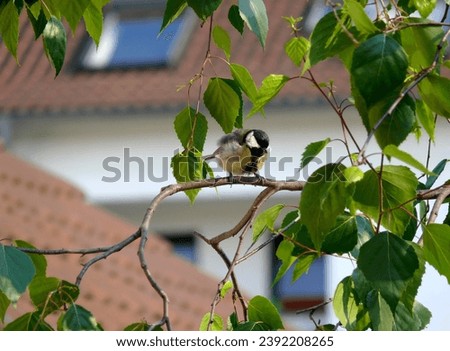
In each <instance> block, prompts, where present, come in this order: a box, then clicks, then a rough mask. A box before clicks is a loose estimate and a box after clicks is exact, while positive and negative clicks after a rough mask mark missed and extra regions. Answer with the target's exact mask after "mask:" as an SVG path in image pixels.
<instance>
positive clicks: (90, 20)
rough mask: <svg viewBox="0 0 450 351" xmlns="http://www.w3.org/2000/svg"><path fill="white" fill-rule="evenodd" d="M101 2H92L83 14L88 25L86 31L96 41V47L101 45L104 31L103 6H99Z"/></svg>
mask: <svg viewBox="0 0 450 351" xmlns="http://www.w3.org/2000/svg"><path fill="white" fill-rule="evenodd" d="M98 2H99V1H96V2H94V1H91V2H90V3H89V5H88V6H87V7H86V11H84V13H83V19H84V23H85V25H86V31H87V32H88V33H89V35H90V37H91V38H92V39H93V40H94V42H95V45H96V46H98V45H99V43H100V37H101V35H102V31H103V12H102V6H103V5H102V4H97V3H98Z"/></svg>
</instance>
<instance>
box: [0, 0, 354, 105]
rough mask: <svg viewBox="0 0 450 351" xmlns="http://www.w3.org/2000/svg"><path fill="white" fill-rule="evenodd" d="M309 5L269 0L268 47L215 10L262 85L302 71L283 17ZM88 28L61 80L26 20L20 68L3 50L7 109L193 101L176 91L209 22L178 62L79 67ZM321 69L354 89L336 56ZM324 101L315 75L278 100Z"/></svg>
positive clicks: (195, 67) (190, 70)
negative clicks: (290, 51)
mask: <svg viewBox="0 0 450 351" xmlns="http://www.w3.org/2000/svg"><path fill="white" fill-rule="evenodd" d="M229 3H230V4H231V2H229ZM306 4H307V1H306V0H299V1H289V0H279V1H268V2H266V6H267V12H268V16H269V33H268V38H267V46H266V49H265V50H263V49H262V48H261V46H260V45H259V43H258V41H257V39H256V37H255V36H254V35H253V33H251V32H250V31H249V30H248V29H246V32H245V33H244V37H243V38H241V37H240V34H239V33H238V32H237V31H236V30H234V29H233V28H232V27H231V25H230V24H229V23H228V20H227V11H228V6H226V5H227V4H226V2H225V1H224V4H223V5H222V6H221V9H219V12H218V13H217V14H216V15H215V20H216V23H218V24H220V25H222V26H223V27H225V28H226V29H227V30H228V31H229V33H230V34H231V40H232V45H233V48H232V61H233V62H235V63H240V64H243V65H245V66H247V67H248V68H249V70H250V72H251V73H252V74H253V75H254V78H255V81H256V83H257V84H260V82H261V81H262V79H263V78H264V77H265V76H266V75H268V74H270V73H280V74H286V75H289V76H295V75H298V69H297V68H296V67H295V66H294V65H293V64H292V63H291V62H290V61H289V59H288V58H287V56H286V55H285V54H284V43H285V42H286V41H287V40H288V39H289V38H290V30H289V28H288V25H287V24H286V22H285V21H284V20H283V19H282V16H300V15H302V13H303V11H304V9H305V7H306ZM24 22H26V21H24ZM84 32H85V31H84V28H82V25H80V28H78V29H77V32H76V35H75V36H74V37H72V35H71V34H70V33H69V34H68V47H67V54H66V64H65V67H64V68H63V71H62V72H61V74H60V75H59V76H58V77H57V78H56V79H54V71H53V69H52V68H51V67H50V64H49V63H48V61H47V59H46V57H45V54H44V52H43V49H42V42H41V41H40V40H38V41H34V36H33V31H32V28H31V25H30V24H28V23H24V25H23V26H22V29H21V42H20V43H19V51H18V57H19V61H20V67H19V66H17V64H16V62H15V60H14V59H13V58H12V57H11V55H10V54H9V53H8V52H7V50H6V49H5V48H4V47H2V48H1V49H0V92H1V93H0V112H4V113H10V114H25V113H27V114H30V113H42V112H64V113H70V112H76V113H80V112H81V113H83V112H90V111H93V110H94V111H115V110H119V111H122V110H127V111H128V110H146V109H155V108H156V109H158V108H164V109H167V108H178V107H179V106H180V105H183V104H186V101H187V93H186V89H183V90H181V91H180V92H177V86H179V85H182V84H185V83H187V82H188V81H189V79H190V78H191V77H193V76H194V75H195V74H196V73H198V72H199V70H200V67H201V64H202V62H203V59H204V56H205V49H206V43H207V35H208V25H204V26H203V28H201V27H200V23H198V25H197V26H196V29H195V30H194V32H193V33H192V35H191V37H190V43H189V45H187V47H186V50H185V52H184V53H183V54H182V58H181V60H180V62H179V63H178V65H177V66H176V67H172V68H163V69H130V70H109V71H95V72H86V71H84V72H83V71H74V70H72V69H71V65H70V62H71V61H72V60H73V59H74V57H75V54H76V52H77V49H78V48H79V46H80V44H81V43H82V41H83V40H85V39H86V36H85V35H84ZM214 52H216V50H215V49H214ZM214 69H215V72H217V74H219V75H221V76H229V73H228V67H227V65H226V64H224V63H223V62H220V61H219V60H215V61H214ZM315 72H316V75H317V79H318V80H319V81H328V80H329V79H330V78H331V77H333V79H334V80H335V82H338V83H337V84H338V88H339V89H342V90H340V91H342V93H343V94H345V93H346V91H345V89H347V90H348V87H347V85H348V84H347V83H346V82H347V81H348V79H347V76H346V73H345V70H344V69H342V66H341V65H340V64H339V63H338V62H337V61H331V62H327V63H326V65H319V66H318V67H317V68H316V69H315ZM331 73H332V74H331ZM207 74H208V75H212V74H213V71H212V70H211V69H210V68H209V71H207ZM340 82H342V83H340ZM318 99H319V95H318V92H317V91H316V90H315V89H313V88H312V87H311V84H310V83H309V82H308V81H306V80H298V79H297V80H293V81H291V82H290V83H289V84H288V85H287V86H286V87H285V88H284V89H283V90H282V92H281V94H280V96H279V98H278V101H279V102H284V103H286V102H288V103H291V104H299V103H315V102H316V101H318Z"/></svg>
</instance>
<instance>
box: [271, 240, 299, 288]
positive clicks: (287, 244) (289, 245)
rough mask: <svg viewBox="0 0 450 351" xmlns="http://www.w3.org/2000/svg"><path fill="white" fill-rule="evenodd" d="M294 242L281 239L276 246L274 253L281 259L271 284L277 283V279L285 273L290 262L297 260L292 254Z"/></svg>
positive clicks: (290, 264)
mask: <svg viewBox="0 0 450 351" xmlns="http://www.w3.org/2000/svg"><path fill="white" fill-rule="evenodd" d="M294 247H295V245H294V243H293V242H291V241H290V240H283V241H282V242H281V243H280V244H279V245H278V247H277V251H276V252H275V255H276V256H277V258H278V259H279V260H280V261H281V266H280V268H278V272H277V275H276V276H275V279H274V281H273V284H276V283H278V281H279V280H280V279H281V278H282V277H283V276H284V275H285V274H286V272H287V271H288V270H289V268H290V267H291V266H292V264H293V263H294V262H295V261H296V260H297V257H295V256H292V252H293V251H294Z"/></svg>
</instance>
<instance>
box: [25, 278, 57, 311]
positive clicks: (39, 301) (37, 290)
mask: <svg viewBox="0 0 450 351" xmlns="http://www.w3.org/2000/svg"><path fill="white" fill-rule="evenodd" d="M60 283H61V280H59V279H58V278H53V277H45V276H40V277H36V278H34V279H33V281H32V282H31V284H30V287H29V289H30V298H31V301H32V302H33V305H34V306H36V307H37V308H38V309H42V308H43V307H45V305H46V303H47V301H48V298H49V295H51V294H53V293H54V292H55V291H56V290H57V289H58V287H59V285H60ZM57 308H59V307H57ZM57 308H56V309H57ZM54 310H55V309H52V310H51V311H50V312H49V313H51V312H53V311H54Z"/></svg>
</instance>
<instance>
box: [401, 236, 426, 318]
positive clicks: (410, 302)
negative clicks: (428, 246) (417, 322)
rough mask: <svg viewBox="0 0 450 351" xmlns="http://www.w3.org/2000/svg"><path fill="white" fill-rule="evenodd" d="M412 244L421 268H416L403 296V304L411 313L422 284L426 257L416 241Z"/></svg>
mask: <svg viewBox="0 0 450 351" xmlns="http://www.w3.org/2000/svg"><path fill="white" fill-rule="evenodd" d="M407 241H408V240H407ZM412 246H413V248H414V250H415V252H416V255H417V259H418V260H419V268H418V269H416V270H415V272H414V275H413V276H412V278H410V279H409V280H408V286H407V287H406V290H405V292H404V293H403V295H402V298H401V302H402V304H403V305H404V307H406V309H407V310H408V311H409V312H410V313H412V312H413V308H414V304H415V302H416V296H417V292H418V291H419V288H420V286H421V285H422V278H423V275H424V274H425V259H424V258H423V250H422V248H421V247H420V246H419V245H417V244H415V243H412Z"/></svg>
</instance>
